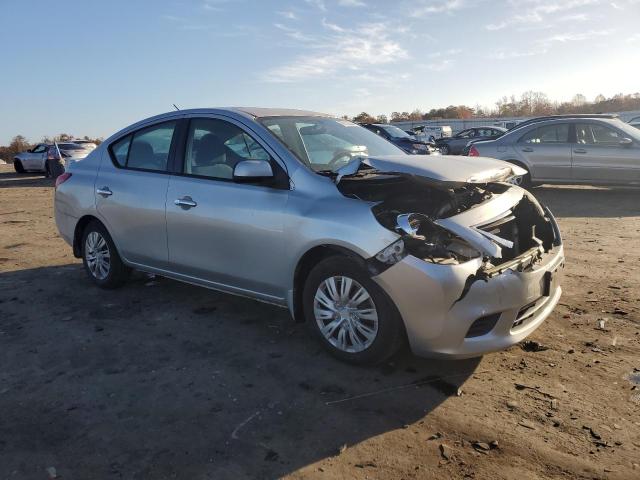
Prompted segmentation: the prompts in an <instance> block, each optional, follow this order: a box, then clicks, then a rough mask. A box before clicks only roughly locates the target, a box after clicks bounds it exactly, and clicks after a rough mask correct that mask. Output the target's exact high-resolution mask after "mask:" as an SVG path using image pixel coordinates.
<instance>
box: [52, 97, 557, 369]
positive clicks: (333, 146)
mask: <svg viewBox="0 0 640 480" xmlns="http://www.w3.org/2000/svg"><path fill="white" fill-rule="evenodd" d="M443 160H446V161H443ZM522 173H523V171H522V170H521V169H520V168H518V167H516V166H513V165H510V164H508V163H504V162H501V161H497V160H492V159H472V158H467V157H450V158H448V159H447V158H444V159H443V158H442V157H433V156H420V155H411V156H410V155H406V154H404V153H403V152H402V151H401V150H399V149H398V148H397V147H395V146H394V145H392V144H390V143H389V142H387V141H385V140H383V139H382V138H380V137H378V136H377V135H375V134H374V133H372V132H370V131H368V130H366V129H364V128H362V127H360V126H358V125H356V124H353V123H351V122H348V121H344V120H340V119H335V118H331V117H329V116H326V115H323V114H319V113H314V112H304V111H298V110H275V109H242V108H234V109H199V110H186V111H179V112H171V113H167V114H164V115H160V116H156V117H153V118H149V119H146V120H143V121H141V122H139V123H136V124H134V125H131V126H129V127H127V128H125V129H123V130H121V131H120V132H118V133H116V134H115V135H113V136H112V137H110V138H109V139H107V140H106V141H105V142H104V143H102V144H101V145H100V146H99V147H98V148H97V149H96V150H94V151H93V152H92V153H91V154H90V155H89V156H88V157H87V158H86V159H85V160H84V161H82V162H77V163H73V164H72V165H71V166H70V167H69V169H68V171H66V172H65V173H64V174H63V175H62V176H60V177H59V178H58V180H57V182H56V193H55V218H56V222H57V225H58V229H59V231H60V234H61V235H62V237H63V238H64V239H65V240H66V241H67V242H68V243H69V244H70V245H71V246H72V247H73V252H74V254H75V255H76V256H77V257H81V258H82V259H83V262H84V266H85V269H86V271H87V274H88V276H89V278H90V279H91V280H92V281H93V282H94V283H95V284H97V285H98V286H100V287H103V288H114V287H117V286H120V285H122V283H123V282H124V281H125V280H126V278H127V275H128V273H129V272H130V270H131V269H138V270H142V271H145V272H151V273H154V274H158V275H163V276H166V277H169V278H173V279H176V280H180V281H184V282H188V283H192V284H196V285H201V286H203V287H208V288H212V289H216V290H221V291H224V292H228V293H232V294H238V295H244V296H248V297H251V298H254V299H257V300H261V301H265V302H269V303H273V304H276V305H279V306H282V307H285V308H288V309H289V311H290V313H291V315H292V317H293V318H294V319H295V320H296V321H300V322H302V321H306V322H308V323H309V324H310V325H311V327H312V329H313V331H314V332H315V334H317V337H318V338H319V340H320V342H322V344H323V345H325V346H326V347H327V349H328V350H329V351H330V352H332V353H333V354H334V355H336V356H337V357H339V358H341V359H343V360H346V361H350V362H354V363H375V362H380V361H383V360H385V359H386V358H388V357H389V356H391V355H393V354H394V353H395V352H396V351H397V350H398V349H399V348H401V347H402V346H403V345H404V344H405V343H406V342H407V341H408V344H409V346H410V348H411V349H412V350H413V352H414V353H416V354H418V355H423V356H433V355H441V356H449V357H458V358H461V357H469V356H477V355H481V354H483V353H485V352H489V351H493V350H498V349H503V348H506V347H508V346H510V345H513V344H514V343H516V342H518V341H520V340H522V339H523V338H525V337H526V336H527V335H529V334H530V333H531V332H532V331H533V330H535V329H536V328H537V327H538V326H540V324H541V323H542V322H543V321H544V319H545V318H547V316H548V315H549V314H550V313H551V311H552V310H553V308H554V307H555V305H556V304H557V302H558V299H559V298H560V294H561V287H560V274H561V269H562V267H563V262H564V255H563V247H562V242H561V238H560V233H559V231H558V227H557V225H556V222H555V220H554V218H553V216H552V215H551V213H550V212H549V211H548V210H547V209H546V208H544V207H543V206H542V205H540V204H539V203H538V202H537V201H536V199H535V198H534V197H533V196H532V195H531V194H530V193H528V192H527V191H525V190H523V189H521V188H519V187H517V186H514V185H512V184H510V183H508V181H509V180H510V179H511V178H512V177H514V176H517V175H521V174H522Z"/></svg>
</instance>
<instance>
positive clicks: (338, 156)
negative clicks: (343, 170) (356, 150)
mask: <svg viewBox="0 0 640 480" xmlns="http://www.w3.org/2000/svg"><path fill="white" fill-rule="evenodd" d="M352 153H353V152H351V151H349V150H344V149H343V150H338V151H337V152H336V153H335V154H334V155H333V157H332V158H331V160H329V163H328V164H327V166H328V167H329V168H330V169H332V170H333V167H335V166H336V164H337V163H338V161H339V160H340V159H341V158H342V157H349V159H351V158H352ZM347 163H348V161H347Z"/></svg>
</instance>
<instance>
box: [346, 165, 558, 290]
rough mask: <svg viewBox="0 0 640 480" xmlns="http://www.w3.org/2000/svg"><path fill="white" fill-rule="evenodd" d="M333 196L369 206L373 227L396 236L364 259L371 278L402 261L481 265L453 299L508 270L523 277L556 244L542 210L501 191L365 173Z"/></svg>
mask: <svg viewBox="0 0 640 480" xmlns="http://www.w3.org/2000/svg"><path fill="white" fill-rule="evenodd" d="M339 188H340V190H341V192H342V193H343V194H344V195H347V196H351V197H357V198H360V199H362V200H365V201H369V202H372V203H374V206H373V207H372V211H373V214H374V216H375V217H376V219H377V220H378V222H379V223H380V224H382V225H383V226H384V227H385V228H387V229H389V230H392V231H394V232H395V233H397V234H398V235H400V238H399V239H398V240H397V241H396V242H394V243H393V244H391V245H389V246H388V247H387V248H385V249H384V250H382V251H381V252H379V253H378V254H377V255H375V256H374V257H372V258H371V259H369V268H370V271H371V273H372V274H374V275H375V274H378V273H380V272H382V271H384V270H385V269H386V268H388V267H390V266H391V265H393V264H395V263H397V262H398V261H400V260H402V258H404V257H405V256H407V255H412V256H414V257H416V258H418V259H421V260H423V261H425V262H429V263H433V264H438V265H456V264H461V263H465V262H469V261H471V260H474V259H479V260H481V261H480V262H479V264H480V265H481V266H480V268H478V270H477V271H476V272H475V273H474V274H473V275H471V276H470V277H469V278H468V279H467V282H466V285H465V288H464V290H463V291H462V294H461V296H460V298H463V297H464V295H465V294H466V293H467V292H468V290H469V288H470V287H471V285H472V284H473V283H474V282H475V281H478V280H486V279H488V278H491V277H493V276H496V275H499V274H500V273H502V272H504V271H505V270H508V269H511V270H516V271H524V270H526V269H527V268H530V267H531V266H532V265H534V264H535V263H536V262H539V261H540V260H541V259H542V257H543V256H544V255H545V253H547V252H549V251H551V250H552V249H553V248H554V246H557V245H560V243H561V239H560V233H559V231H558V228H557V225H556V223H555V220H554V218H553V216H552V215H551V213H550V212H549V211H548V209H545V208H543V207H542V206H541V205H540V204H539V203H538V201H537V200H536V199H535V198H534V197H533V195H531V194H530V193H529V192H527V191H526V190H523V189H520V188H515V187H513V186H512V185H510V184H508V183H502V182H494V183H491V182H489V183H460V182H440V181H433V180H430V179H426V178H424V177H418V176H415V175H404V174H377V173H372V172H369V173H364V174H360V175H357V176H353V177H350V178H348V179H346V178H345V179H343V180H342V182H341V184H340V185H339Z"/></svg>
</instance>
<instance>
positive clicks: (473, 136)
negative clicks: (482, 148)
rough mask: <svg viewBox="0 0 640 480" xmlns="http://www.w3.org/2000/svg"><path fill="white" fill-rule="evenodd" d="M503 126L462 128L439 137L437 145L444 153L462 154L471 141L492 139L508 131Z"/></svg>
mask: <svg viewBox="0 0 640 480" xmlns="http://www.w3.org/2000/svg"><path fill="white" fill-rule="evenodd" d="M506 131H507V129H506V128H502V127H473V128H467V129H465V130H462V131H461V132H458V133H456V134H455V135H453V136H452V137H449V138H438V139H437V140H436V141H435V143H436V146H437V147H438V148H439V149H440V151H441V152H442V153H443V154H444V155H460V154H462V153H463V151H464V149H465V147H466V146H467V145H468V144H469V142H474V141H478V140H492V139H494V138H498V137H499V136H501V135H503V134H504V132H506Z"/></svg>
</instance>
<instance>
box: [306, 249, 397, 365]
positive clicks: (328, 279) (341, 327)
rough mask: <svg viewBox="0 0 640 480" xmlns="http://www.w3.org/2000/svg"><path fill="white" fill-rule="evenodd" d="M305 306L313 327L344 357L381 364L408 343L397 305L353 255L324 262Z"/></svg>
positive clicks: (310, 283)
mask: <svg viewBox="0 0 640 480" xmlns="http://www.w3.org/2000/svg"><path fill="white" fill-rule="evenodd" d="M303 306H304V313H305V318H306V320H307V322H308V323H309V326H310V328H311V329H312V330H313V331H314V332H315V334H316V335H317V336H318V337H319V339H320V341H321V342H322V344H323V345H324V346H325V348H327V349H328V350H329V351H330V352H331V353H332V354H333V355H334V356H336V357H337V358H339V359H341V360H344V361H347V362H350V363H355V364H376V363H380V362H383V361H384V360H386V359H388V358H389V357H390V356H392V355H393V354H394V353H396V352H397V351H398V349H399V348H400V347H401V346H402V344H403V341H404V338H405V336H404V329H403V326H402V320H401V318H400V314H399V313H398V311H397V309H396V307H395V305H394V304H393V302H392V301H391V299H390V298H389V297H388V296H387V295H386V294H385V292H384V291H383V290H382V289H381V288H380V286H378V284H376V283H375V282H374V281H373V280H371V278H370V276H369V274H368V273H367V271H366V270H365V269H364V268H363V267H361V266H360V265H359V264H358V262H357V261H355V260H353V259H351V258H348V257H344V256H333V257H329V258H326V259H324V260H322V261H321V262H320V263H318V264H317V265H316V266H315V267H314V268H313V269H312V270H311V272H310V273H309V276H308V277H307V280H306V282H305V285H304V292H303Z"/></svg>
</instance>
